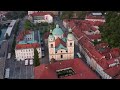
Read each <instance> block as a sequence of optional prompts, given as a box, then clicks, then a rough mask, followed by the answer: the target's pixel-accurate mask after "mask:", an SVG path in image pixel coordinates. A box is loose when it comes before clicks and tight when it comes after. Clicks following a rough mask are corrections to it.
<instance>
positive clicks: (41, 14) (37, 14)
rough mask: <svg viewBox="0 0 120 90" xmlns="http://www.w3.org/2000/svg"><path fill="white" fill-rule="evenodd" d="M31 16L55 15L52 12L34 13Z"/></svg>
mask: <svg viewBox="0 0 120 90" xmlns="http://www.w3.org/2000/svg"><path fill="white" fill-rule="evenodd" d="M30 15H31V16H44V15H52V16H53V14H52V13H51V12H34V13H32V14H30Z"/></svg>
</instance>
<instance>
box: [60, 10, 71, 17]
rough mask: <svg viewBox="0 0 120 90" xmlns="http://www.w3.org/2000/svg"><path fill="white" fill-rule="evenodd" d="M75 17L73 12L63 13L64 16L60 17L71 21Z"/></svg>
mask: <svg viewBox="0 0 120 90" xmlns="http://www.w3.org/2000/svg"><path fill="white" fill-rule="evenodd" d="M72 17H73V11H63V12H62V15H60V18H61V19H70V18H72Z"/></svg>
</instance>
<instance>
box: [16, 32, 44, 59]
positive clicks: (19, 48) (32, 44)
mask: <svg viewBox="0 0 120 90" xmlns="http://www.w3.org/2000/svg"><path fill="white" fill-rule="evenodd" d="M16 43H17V44H16V46H15V58H16V59H17V60H18V61H20V60H25V59H33V58H34V48H36V49H37V51H38V54H39V55H38V56H39V58H41V56H42V54H41V44H40V32H39V31H31V30H27V31H26V30H25V31H22V32H20V33H19V35H18V37H17V40H16Z"/></svg>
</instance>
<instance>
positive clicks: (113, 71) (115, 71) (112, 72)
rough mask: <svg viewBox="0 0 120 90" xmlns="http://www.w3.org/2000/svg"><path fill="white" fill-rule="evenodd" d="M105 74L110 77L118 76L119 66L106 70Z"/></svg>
mask: <svg viewBox="0 0 120 90" xmlns="http://www.w3.org/2000/svg"><path fill="white" fill-rule="evenodd" d="M105 72H106V73H107V74H108V75H110V76H111V77H115V76H117V75H120V65H118V66H117V65H116V66H114V67H111V68H109V69H106V70H105Z"/></svg>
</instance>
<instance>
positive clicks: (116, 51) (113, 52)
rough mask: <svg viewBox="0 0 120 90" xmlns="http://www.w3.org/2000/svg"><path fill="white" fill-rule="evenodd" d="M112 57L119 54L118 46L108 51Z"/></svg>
mask: <svg viewBox="0 0 120 90" xmlns="http://www.w3.org/2000/svg"><path fill="white" fill-rule="evenodd" d="M110 53H111V55H112V57H113V58H116V57H119V56H120V49H119V48H112V49H111V51H110Z"/></svg>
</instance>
